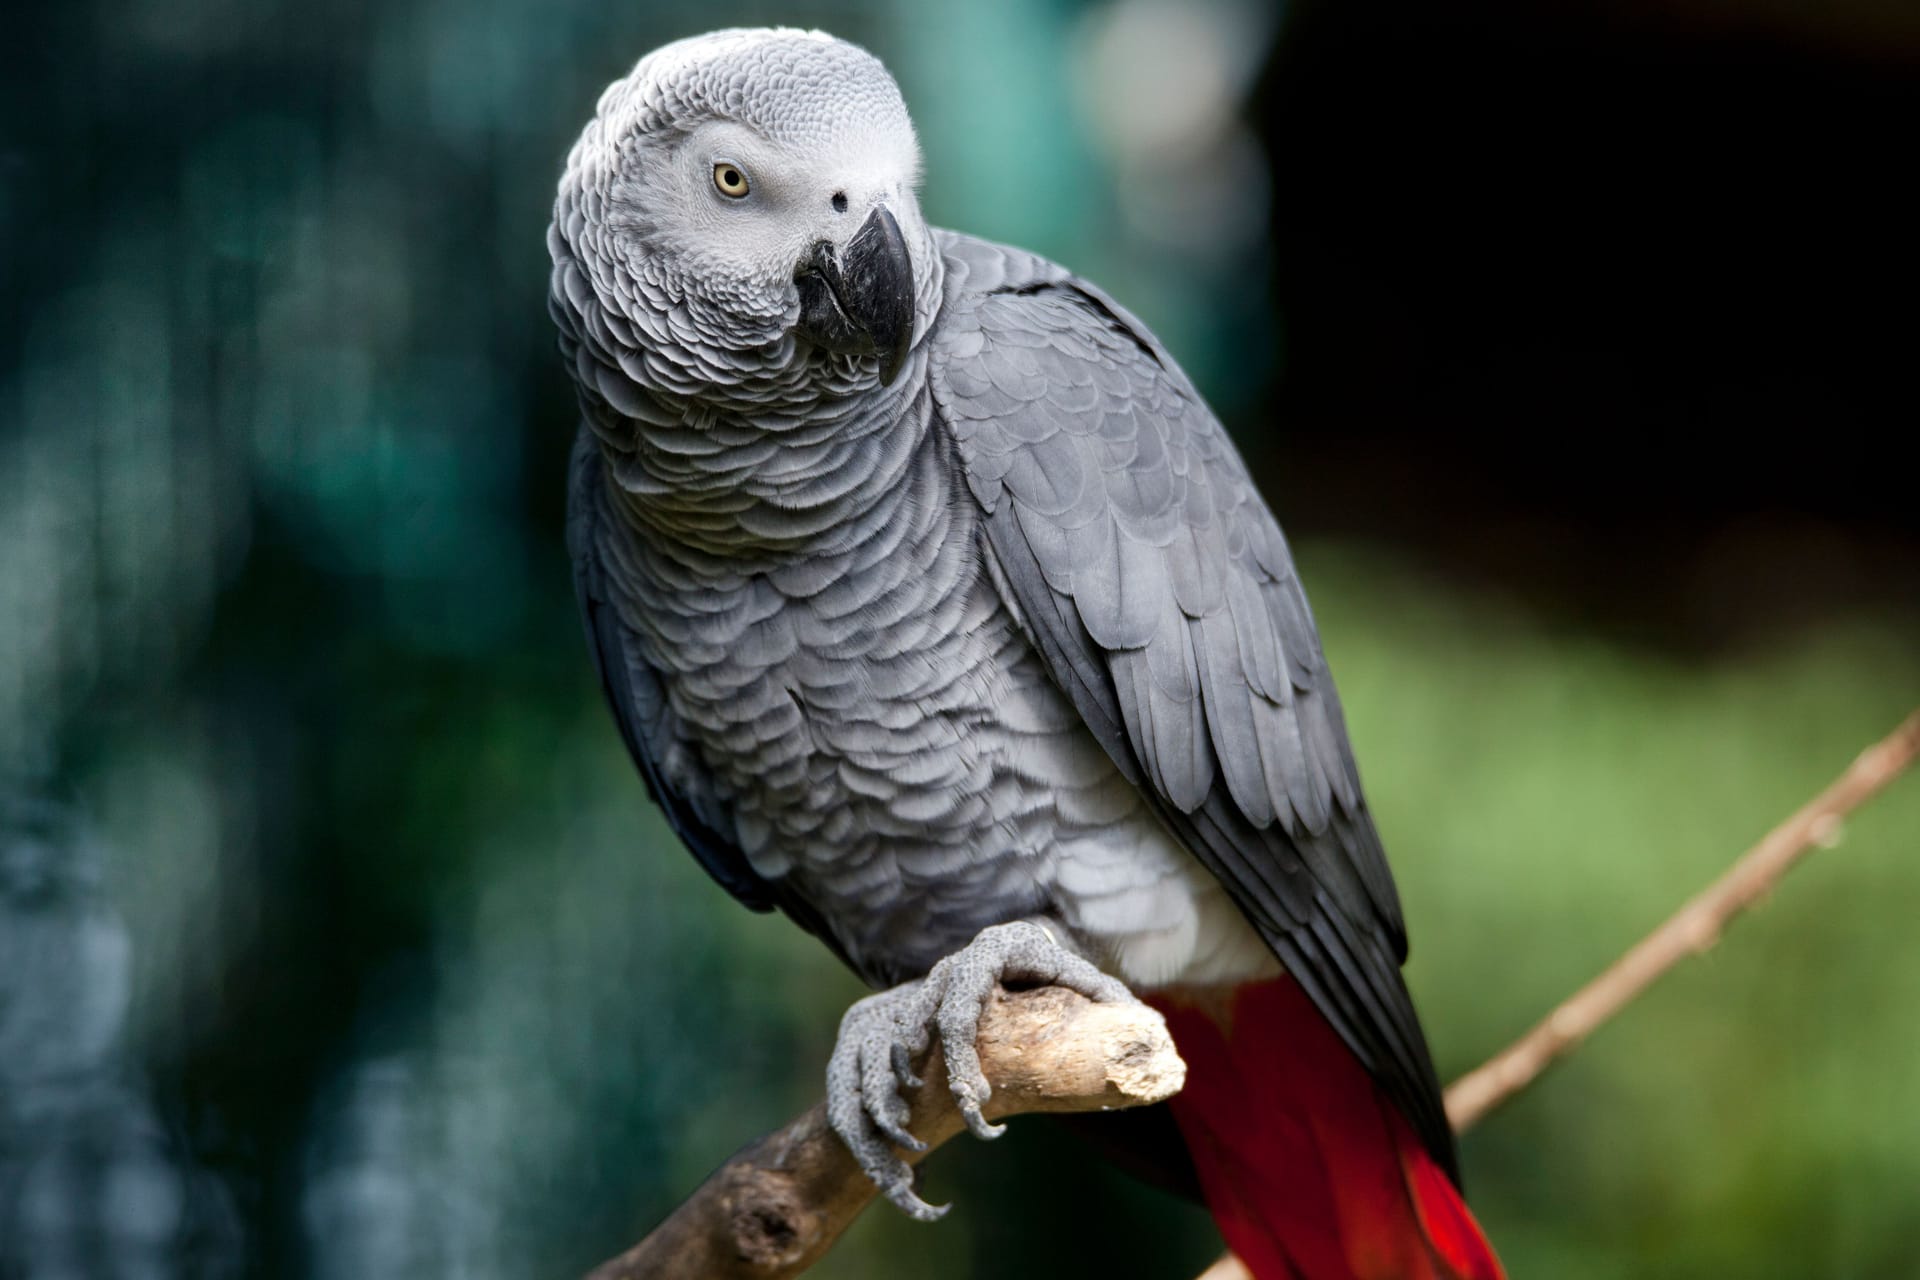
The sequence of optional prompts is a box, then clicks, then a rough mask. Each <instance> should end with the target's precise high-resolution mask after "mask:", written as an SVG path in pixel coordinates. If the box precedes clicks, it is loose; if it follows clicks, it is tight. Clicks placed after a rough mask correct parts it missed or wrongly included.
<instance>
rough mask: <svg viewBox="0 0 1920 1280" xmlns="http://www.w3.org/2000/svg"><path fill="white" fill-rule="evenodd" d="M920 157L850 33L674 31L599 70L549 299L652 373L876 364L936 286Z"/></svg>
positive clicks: (698, 386)
mask: <svg viewBox="0 0 1920 1280" xmlns="http://www.w3.org/2000/svg"><path fill="white" fill-rule="evenodd" d="M919 172H920V148H919V143H918V141H917V139H916V138H915V136H914V131H913V124H912V122H911V121H910V120H909V119H908V116H907V109H906V104H905V103H904V102H903V101H902V99H901V97H900V91H899V89H898V87H897V86H896V85H895V84H894V82H893V78H892V76H890V75H889V74H888V73H887V70H886V68H885V67H884V66H882V65H881V63H880V61H879V60H878V59H877V58H875V57H874V56H873V55H872V54H869V53H867V52H866V51H865V50H863V49H860V48H858V47H856V46H854V45H851V44H848V43H846V42H844V41H841V40H837V39H835V38H833V37H832V36H828V35H825V34H823V33H820V32H807V31H798V30H792V29H757V30H746V29H742V30H729V31H716V32H712V33H710V34H707V35H702V36H695V37H692V38H690V39H686V40H680V41H677V42H675V43H673V44H669V45H666V46H663V47H662V48H659V49H656V50H654V51H653V52H652V53H650V54H648V55H647V56H646V57H644V58H642V59H641V60H640V62H639V64H638V65H637V66H635V67H634V69H633V71H632V72H631V73H630V74H629V75H628V76H627V77H626V78H625V79H623V80H620V81H617V82H616V83H614V84H613V85H612V86H610V87H609V88H608V89H607V91H606V93H605V94H603V95H602V96H601V99H600V104H599V108H598V111H597V112H596V114H595V117H594V119H593V120H592V121H591V122H590V123H589V124H588V125H587V127H586V129H585V131H584V132H583V133H582V134H581V136H580V140H579V142H578V143H576V144H575V146H574V149H573V152H572V154H571V156H570V157H569V159H568V164H567V172H566V174H565V176H564V177H563V178H562V179H561V182H560V191H559V196H558V199H557V201H556V204H555V210H554V226H553V231H552V241H551V248H552V250H553V255H554V261H555V273H556V274H555V296H556V299H559V298H561V297H566V298H567V299H568V300H569V302H570V304H571V305H572V306H573V307H575V308H577V309H579V310H581V311H583V312H585V311H586V310H588V309H589V308H592V309H597V310H598V311H599V312H600V313H601V314H602V315H603V316H605V317H606V318H607V319H608V320H610V321H612V322H613V323H612V324H611V325H610V326H609V331H610V332H612V333H613V334H614V335H615V336H617V337H618V338H619V340H620V345H621V346H622V347H631V348H633V349H634V351H633V354H634V355H637V356H638V357H640V363H639V365H638V366H637V371H638V373H639V375H640V377H639V380H640V381H642V382H643V384H652V389H654V390H664V391H667V392H670V393H674V394H680V395H687V396H691V397H694V398H704V397H705V396H706V395H710V394H719V393H724V392H729V391H735V390H738V389H739V388H741V387H743V386H753V385H755V384H764V383H765V382H767V381H768V380H770V379H771V380H774V381H780V382H786V383H793V382H795V381H804V380H807V379H814V380H821V379H824V380H826V381H829V382H831V383H833V384H834V385H836V386H838V387H840V388H842V389H845V390H853V389H857V387H858V386H860V385H867V386H870V385H872V383H873V381H874V380H877V381H878V382H880V383H882V384H885V383H890V382H892V381H893V379H894V378H895V377H896V376H897V375H898V373H899V370H900V368H901V366H902V364H903V363H904V361H905V360H906V357H907V354H908V351H909V350H910V348H911V346H912V343H913V341H914V340H915V338H916V336H917V334H916V325H915V320H916V317H917V316H918V315H920V314H922V313H923V312H926V311H930V309H931V308H930V306H929V307H925V308H923V307H922V306H921V305H920V302H921V300H923V299H924V300H926V301H928V302H929V303H931V301H932V300H933V299H934V298H935V297H936V296H937V294H938V291H939V279H938V275H937V271H938V267H937V255H936V254H935V253H934V252H933V250H932V244H931V239H930V236H929V233H928V231H927V227H926V223H925V220H924V219H923V218H922V216H921V214H920V208H919V202H918V200H917V198H916V196H915V184H916V183H917V181H918V178H919ZM570 266H571V268H572V269H573V270H575V271H577V273H578V276H579V278H578V279H577V280H571V281H570V280H569V279H568V277H567V272H568V270H569V267H570ZM582 289H584V290H588V291H590V296H582V293H581V290H582ZM563 290H564V291H563ZM629 335H630V339H629ZM621 365H622V367H623V368H626V369H628V372H629V373H630V374H634V373H636V368H635V367H629V363H628V361H626V360H622V361H621Z"/></svg>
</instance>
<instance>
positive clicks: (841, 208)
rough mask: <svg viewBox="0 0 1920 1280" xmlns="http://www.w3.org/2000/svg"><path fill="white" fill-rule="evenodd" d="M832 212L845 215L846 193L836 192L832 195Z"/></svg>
mask: <svg viewBox="0 0 1920 1280" xmlns="http://www.w3.org/2000/svg"><path fill="white" fill-rule="evenodd" d="M833 211H834V212H835V213H845V212H846V211H847V193H846V192H844V191H836V192H834V193H833Z"/></svg>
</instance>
